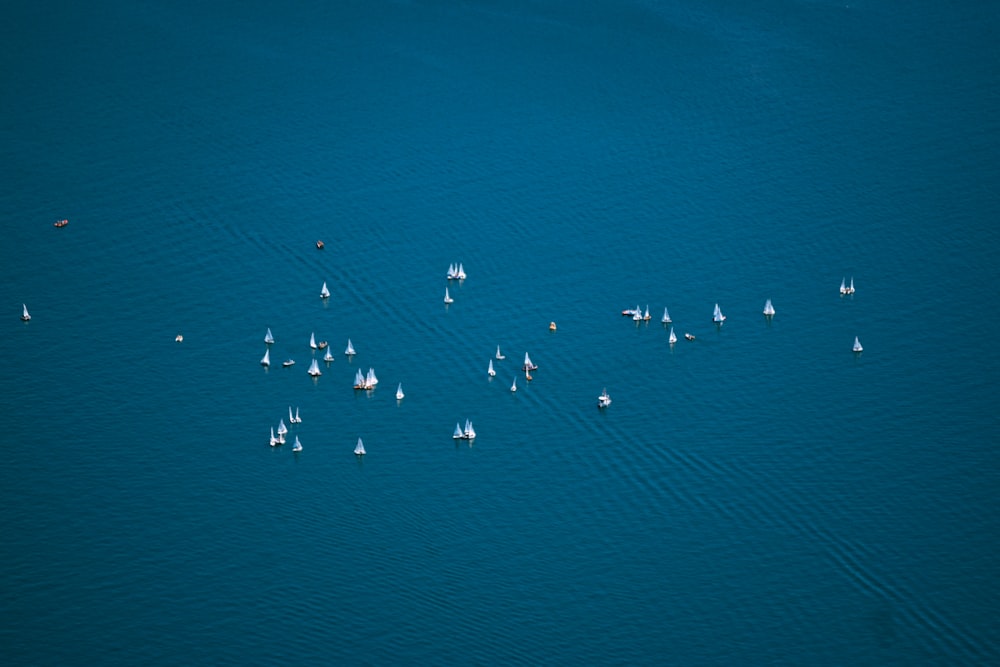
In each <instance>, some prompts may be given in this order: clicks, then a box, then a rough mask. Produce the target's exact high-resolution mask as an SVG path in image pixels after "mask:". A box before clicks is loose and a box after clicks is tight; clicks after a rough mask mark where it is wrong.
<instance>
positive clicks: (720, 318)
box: [712, 304, 726, 324]
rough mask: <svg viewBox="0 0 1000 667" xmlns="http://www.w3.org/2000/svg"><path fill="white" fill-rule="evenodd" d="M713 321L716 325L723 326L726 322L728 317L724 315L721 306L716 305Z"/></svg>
mask: <svg viewBox="0 0 1000 667" xmlns="http://www.w3.org/2000/svg"><path fill="white" fill-rule="evenodd" d="M712 321H713V322H715V323H716V324H722V323H723V322H725V321H726V316H725V315H723V314H722V309H721V308H719V304H715V310H714V311H712Z"/></svg>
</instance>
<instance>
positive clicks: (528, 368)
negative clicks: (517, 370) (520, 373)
mask: <svg viewBox="0 0 1000 667" xmlns="http://www.w3.org/2000/svg"><path fill="white" fill-rule="evenodd" d="M521 369H522V370H525V371H534V370H537V369H538V366H536V365H535V364H533V363H531V357H529V356H528V353H527V352H525V353H524V365H523V366H521Z"/></svg>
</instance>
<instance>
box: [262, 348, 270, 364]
mask: <svg viewBox="0 0 1000 667" xmlns="http://www.w3.org/2000/svg"><path fill="white" fill-rule="evenodd" d="M260 365H261V366H270V365H271V350H269V349H268V350H264V356H263V357H262V358H261V360H260Z"/></svg>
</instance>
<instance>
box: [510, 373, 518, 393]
mask: <svg viewBox="0 0 1000 667" xmlns="http://www.w3.org/2000/svg"><path fill="white" fill-rule="evenodd" d="M510 390H511V391H517V376H516V375H515V376H514V382H513V384H511V385H510Z"/></svg>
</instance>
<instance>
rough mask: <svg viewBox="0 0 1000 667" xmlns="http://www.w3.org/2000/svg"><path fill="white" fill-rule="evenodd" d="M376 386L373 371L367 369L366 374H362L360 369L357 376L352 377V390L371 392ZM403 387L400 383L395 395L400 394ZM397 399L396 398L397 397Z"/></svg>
mask: <svg viewBox="0 0 1000 667" xmlns="http://www.w3.org/2000/svg"><path fill="white" fill-rule="evenodd" d="M377 384H378V378H377V377H375V369H374V368H369V369H368V373H367V374H365V373H362V372H361V369H360V368H359V369H358V372H357V374H355V376H354V388H355V389H366V390H368V391H371V390H372V389H374V388H375V385H377ZM402 388H403V385H402V383H400V385H399V389H397V390H396V393H397V395H398V394H401V393H402ZM397 397H398V396H397Z"/></svg>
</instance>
